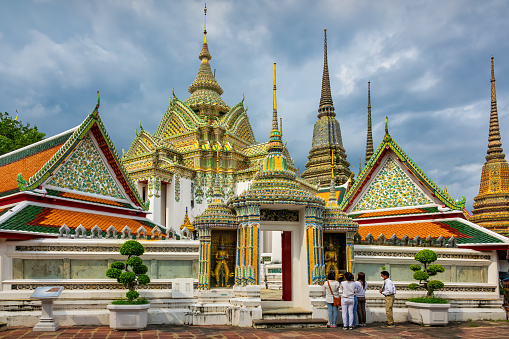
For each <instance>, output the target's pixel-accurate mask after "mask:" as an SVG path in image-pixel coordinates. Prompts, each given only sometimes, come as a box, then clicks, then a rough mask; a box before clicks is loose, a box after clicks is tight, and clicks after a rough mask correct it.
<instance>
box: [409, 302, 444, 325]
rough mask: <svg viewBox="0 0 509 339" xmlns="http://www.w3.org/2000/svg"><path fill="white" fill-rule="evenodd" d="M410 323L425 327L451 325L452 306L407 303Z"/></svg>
mask: <svg viewBox="0 0 509 339" xmlns="http://www.w3.org/2000/svg"><path fill="white" fill-rule="evenodd" d="M406 305H407V307H408V321H410V322H413V323H416V324H420V325H424V326H434V325H442V326H445V325H447V324H448V323H449V308H450V307H451V305H450V304H426V303H414V302H411V301H407V302H406Z"/></svg>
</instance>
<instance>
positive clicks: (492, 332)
mask: <svg viewBox="0 0 509 339" xmlns="http://www.w3.org/2000/svg"><path fill="white" fill-rule="evenodd" d="M508 333H509V322H507V321H479V322H478V321H475V322H463V323H451V324H449V326H447V327H421V326H419V325H414V324H408V323H404V324H398V325H397V326H396V327H395V328H385V327H383V326H382V324H379V323H375V324H368V326H367V327H364V328H360V329H355V330H351V331H344V330H343V329H341V328H334V329H332V328H319V329H316V328H314V329H263V330H262V329H254V328H240V327H231V326H200V327H197V326H169V325H164V326H158V325H152V326H149V327H148V328H147V329H146V330H145V331H140V332H137V331H112V330H110V328H109V327H92V326H76V327H64V328H61V329H60V330H59V331H57V332H33V331H32V329H31V328H16V329H9V330H7V331H5V332H0V339H19V338H24V339H25V338H39V339H52V338H58V339H64V338H65V339H71V338H75V339H78V338H96V339H97V338H111V339H119V338H140V339H152V338H154V339H157V338H160V339H163V338H164V339H169V338H189V339H191V338H196V339H206V338H210V339H230V338H231V339H233V338H235V339H240V338H262V339H272V338H340V337H345V336H347V337H351V338H375V337H382V338H389V339H396V338H475V339H479V338H482V339H497V338H504V339H506V338H508Z"/></svg>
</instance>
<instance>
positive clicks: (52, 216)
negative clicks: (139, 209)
mask: <svg viewBox="0 0 509 339" xmlns="http://www.w3.org/2000/svg"><path fill="white" fill-rule="evenodd" d="M28 224H29V225H33V226H47V227H58V228H60V227H61V226H62V225H64V224H66V225H67V226H68V227H69V228H71V229H75V228H76V227H78V226H79V225H83V227H85V229H86V230H87V231H90V230H92V228H93V227H94V226H95V225H97V226H99V228H100V229H101V230H102V231H103V232H106V230H107V229H108V227H110V226H111V225H113V227H115V229H116V230H117V232H121V231H122V229H123V228H124V227H125V226H128V227H129V228H130V229H131V232H132V233H136V231H138V229H139V228H140V227H141V226H143V227H144V228H145V229H146V230H147V234H148V235H151V234H152V227H150V226H149V225H147V224H146V223H143V222H142V221H139V220H134V219H129V218H123V217H113V216H109V215H101V214H93V213H85V212H76V211H69V210H61V209H53V208H47V207H46V208H43V210H42V212H41V213H39V214H38V215H37V217H36V218H35V219H33V220H32V221H30V222H29V223H28Z"/></svg>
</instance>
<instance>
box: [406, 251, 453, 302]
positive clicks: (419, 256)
mask: <svg viewBox="0 0 509 339" xmlns="http://www.w3.org/2000/svg"><path fill="white" fill-rule="evenodd" d="M437 258H438V257H437V254H436V253H435V251H432V250H428V249H424V250H421V251H419V252H417V253H416V254H415V256H414V259H415V260H417V261H418V262H420V263H421V264H423V265H424V269H423V270H421V266H420V265H410V269H411V270H412V271H414V272H415V273H414V276H413V278H414V279H415V280H419V283H418V284H416V283H412V284H410V285H408V287H409V288H410V289H412V290H416V289H418V288H423V289H425V290H426V291H427V292H428V293H426V297H433V292H435V290H439V289H441V288H444V283H443V282H441V281H440V280H430V277H432V276H435V275H437V274H438V273H442V272H443V271H444V267H443V266H442V265H438V264H434V265H430V264H433V262H435V261H436V260H437Z"/></svg>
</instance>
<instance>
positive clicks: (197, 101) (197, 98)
mask: <svg viewBox="0 0 509 339" xmlns="http://www.w3.org/2000/svg"><path fill="white" fill-rule="evenodd" d="M204 13H205V25H204V31H203V35H204V38H203V46H202V49H201V52H200V55H199V57H198V58H199V59H200V60H201V63H200V68H199V70H198V75H197V76H196V79H195V80H194V81H193V83H192V84H191V86H189V93H190V94H191V96H190V97H189V98H187V99H186V101H185V102H186V103H187V104H188V105H189V107H191V108H192V109H193V110H198V111H200V114H201V115H206V116H216V115H218V114H219V112H228V111H229V110H230V107H229V106H228V105H227V104H226V103H225V102H224V101H223V99H221V95H222V94H223V89H222V88H221V86H219V84H218V82H217V80H216V77H215V75H214V73H212V69H211V67H210V63H209V61H210V60H211V59H212V56H211V55H210V52H209V47H208V44H207V5H206V4H205V9H204Z"/></svg>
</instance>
